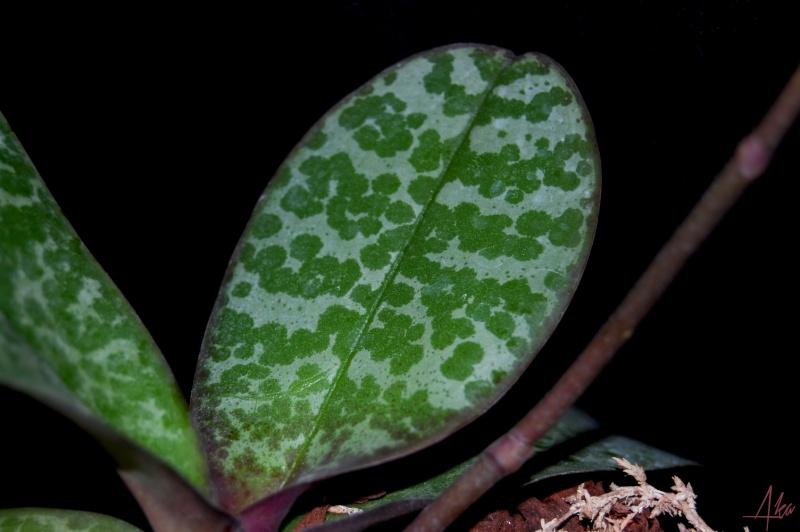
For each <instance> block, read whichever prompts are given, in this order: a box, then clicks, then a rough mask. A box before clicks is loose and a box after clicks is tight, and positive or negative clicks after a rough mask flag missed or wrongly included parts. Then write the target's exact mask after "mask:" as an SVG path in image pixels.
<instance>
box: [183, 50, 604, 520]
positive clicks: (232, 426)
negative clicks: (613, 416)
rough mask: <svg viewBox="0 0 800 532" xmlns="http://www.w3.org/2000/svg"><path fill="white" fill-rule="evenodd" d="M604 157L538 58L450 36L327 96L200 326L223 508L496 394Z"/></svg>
mask: <svg viewBox="0 0 800 532" xmlns="http://www.w3.org/2000/svg"><path fill="white" fill-rule="evenodd" d="M599 172H600V162H599V157H598V153H597V149H596V144H595V141H594V133H593V129H592V126H591V121H590V119H589V115H588V112H587V111H586V109H585V106H584V104H583V102H582V100H581V97H580V95H579V93H578V91H577V89H576V88H575V87H574V85H573V83H572V81H571V80H570V78H569V77H568V76H567V75H566V73H565V72H564V71H563V70H562V69H561V68H560V67H559V66H558V65H557V64H556V63H554V62H553V61H552V60H551V59H549V58H547V57H545V56H542V55H538V54H526V55H523V56H520V57H514V56H513V55H512V54H511V53H510V52H508V51H507V50H503V49H499V48H493V47H486V46H480V45H454V46H450V47H445V48H439V49H435V50H432V51H429V52H427V53H424V54H421V55H418V56H414V57H412V58H409V59H407V60H405V61H402V62H400V63H398V64H397V65H395V66H393V67H392V68H390V69H388V70H386V71H385V72H383V73H382V74H380V75H378V76H377V77H376V78H374V79H373V80H371V81H370V82H368V83H367V84H365V85H364V86H363V87H362V88H361V89H359V90H358V91H357V92H355V93H354V94H352V95H351V96H349V97H348V98H346V99H345V100H344V101H342V102H341V103H340V104H338V105H337V106H335V107H334V108H333V109H332V110H331V111H330V112H329V113H328V114H326V115H325V116H324V117H323V118H322V119H321V120H320V122H319V123H318V124H317V125H316V126H315V127H314V128H312V130H311V131H310V132H309V134H308V135H307V136H306V137H305V138H304V139H303V141H302V142H301V143H300V144H299V145H298V146H297V148H296V149H295V150H294V151H293V152H292V153H291V154H290V156H289V157H288V158H287V160H286V161H285V162H284V164H283V165H282V166H281V167H280V169H279V170H278V172H277V175H276V176H275V178H274V179H273V181H272V182H271V184H270V186H269V187H268V188H267V191H266V192H265V194H264V196H263V197H262V198H261V200H260V202H259V204H258V205H257V207H256V210H255V212H254V214H253V217H252V219H251V221H250V223H249V225H248V228H247V230H246V231H245V234H244V235H243V237H242V240H241V241H240V243H239V245H238V247H237V250H236V252H235V253H234V257H233V260H232V262H231V266H230V268H229V271H228V274H227V277H226V280H225V282H224V284H223V287H222V290H221V293H220V296H219V299H218V302H217V306H216V309H215V312H214V315H213V316H212V319H211V321H210V323H209V327H208V330H207V335H206V338H205V341H204V345H203V350H202V354H201V358H200V362H199V369H198V373H197V379H196V381H195V388H194V391H193V396H192V411H193V415H194V416H195V418H196V421H197V424H198V427H199V429H200V431H201V435H202V437H203V439H204V444H205V445H206V448H207V451H208V454H209V457H210V462H211V467H212V476H213V478H214V482H215V484H216V487H217V489H218V492H219V494H220V498H221V503H222V504H223V506H224V507H226V508H227V509H229V510H231V511H239V510H241V509H243V508H244V507H246V506H248V505H249V504H251V503H253V502H255V501H257V500H259V499H260V498H262V497H264V496H266V495H268V494H270V493H274V492H276V491H280V490H281V489H283V488H285V487H287V486H290V485H294V484H298V483H302V482H306V481H310V480H313V479H317V478H321V477H325V476H329V475H332V474H335V473H338V472H341V471H344V470H349V469H353V468H360V467H364V466H367V465H370V464H374V463H377V462H380V461H384V460H387V459H389V458H393V457H397V456H400V455H403V454H407V453H409V452H412V451H414V450H416V449H419V448H421V447H423V446H426V445H429V444H431V443H433V442H435V441H438V440H440V439H441V438H443V437H444V436H446V435H447V434H449V433H450V432H452V431H453V430H455V429H456V428H458V427H460V426H462V425H464V424H466V423H467V422H469V421H471V420H472V419H474V418H475V417H477V416H478V415H479V414H481V413H482V412H484V411H485V410H486V409H487V408H488V407H489V405H491V404H492V403H494V402H495V401H496V400H497V399H498V398H499V397H500V396H501V395H502V394H503V393H504V392H505V391H506V390H507V389H508V388H509V387H510V386H511V384H513V382H514V381H516V379H517V378H518V376H519V375H520V373H521V372H522V371H523V370H524V369H525V368H526V367H527V366H528V364H529V363H530V361H531V359H532V358H533V356H534V355H535V354H536V352H537V351H538V350H539V348H540V347H541V346H542V344H543V343H544V342H545V341H546V339H547V337H548V336H549V335H550V332H551V331H552V329H553V328H554V326H555V325H556V323H557V322H558V321H559V319H560V317H561V315H562V314H563V312H564V310H565V308H566V306H567V304H568V302H569V299H570V297H571V295H572V293H573V291H574V289H575V287H576V285H577V283H578V280H579V278H580V275H581V273H582V271H583V267H584V265H585V262H586V258H587V255H588V252H589V249H590V246H591V241H592V238H593V235H594V226H595V223H596V217H597V209H598V201H599V186H600V178H599Z"/></svg>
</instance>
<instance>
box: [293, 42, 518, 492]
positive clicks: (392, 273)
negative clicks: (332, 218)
mask: <svg viewBox="0 0 800 532" xmlns="http://www.w3.org/2000/svg"><path fill="white" fill-rule="evenodd" d="M515 59H516V56H513V55H511V56H510V57H509V56H506V58H505V64H503V66H502V67H501V68H500V69H498V71H497V74H496V75H495V77H494V79H492V80H491V82H490V83H489V86H488V87H487V89H486V90H485V91H484V95H483V98H482V99H481V102H480V104H479V105H478V106H477V107H476V111H475V113H474V114H473V116H472V118H471V119H470V121H469V122H468V124H467V126H466V127H465V128H464V131H463V133H462V134H461V139H460V140H459V142H458V144H457V147H456V148H455V149H454V150H453V154H452V156H451V157H450V159H449V160H448V161H447V162H446V163H445V164H443V165H442V166H443V168H442V171H441V173H440V177H439V182H438V183H437V185H436V189H435V190H434V193H433V194H431V198H430V199H429V200H428V202H427V203H426V204H425V205H424V206H423V208H422V210H421V211H420V214H419V215H418V216H417V219H416V221H415V223H414V228H413V230H412V231H411V236H410V237H409V238H408V240H407V242H406V244H405V245H404V246H403V248H402V249H401V250H400V251H398V253H397V256H396V257H395V259H394V261H392V265H391V268H390V269H389V272H388V273H387V274H386V276H385V277H384V280H383V282H382V283H381V285H380V287H379V289H378V297H376V298H375V302H374V303H373V305H372V307H371V308H370V309H369V311H368V312H367V315H366V318H365V319H364V323H363V326H362V327H361V330H360V331H359V332H358V335H357V336H356V337H355V340H354V342H353V347H352V349H351V351H350V353H348V355H347V357H345V358H344V360H343V361H342V364H341V365H340V366H339V369H338V371H337V372H336V375H335V376H334V378H333V381H332V385H331V387H330V389H329V390H328V392H327V393H326V394H325V398H324V399H323V401H322V405H321V406H320V408H319V412H318V414H317V417H316V422H315V423H314V427H313V428H312V429H311V431H310V432H309V435H308V437H307V438H306V439H305V441H304V442H303V445H302V447H301V448H300V449H299V450H298V452H297V454H296V455H295V460H294V463H293V464H292V466H291V468H290V469H289V472H288V473H287V474H286V477H285V480H284V482H283V485H282V486H281V488H282V489H283V488H285V487H286V486H287V485H289V483H290V481H291V480H292V478H293V477H294V476H295V474H296V473H297V470H298V468H299V467H300V464H302V463H303V460H304V459H305V457H306V455H307V453H308V449H309V447H310V446H311V444H312V443H313V441H314V440H315V439H316V437H317V434H318V433H319V430H320V427H321V425H322V419H324V417H325V413H326V411H327V409H328V408H329V405H330V403H331V400H332V398H333V397H334V396H335V394H336V390H337V388H338V387H339V384H340V383H341V382H342V380H343V377H344V376H345V375H346V374H347V372H348V370H349V369H350V365H351V363H352V361H353V359H354V358H355V355H356V352H357V349H358V346H359V345H360V343H361V340H362V339H363V337H364V334H365V333H366V331H367V330H368V328H369V327H370V325H372V323H373V321H374V319H375V315H376V314H377V312H378V308H380V306H381V303H382V302H383V296H384V294H385V293H386V290H387V289H388V287H389V286H391V285H392V283H393V282H394V279H395V277H396V275H397V270H398V269H399V268H400V264H401V263H402V262H403V258H404V257H405V254H406V251H407V249H408V247H409V246H410V245H411V242H413V240H414V237H415V236H416V235H417V232H418V231H419V228H420V226H421V225H422V220H423V219H424V218H425V215H426V214H427V212H428V210H429V209H430V206H431V205H432V204H433V203H434V201H435V200H436V198H437V197H438V196H439V193H440V192H441V190H442V187H443V186H444V183H445V182H446V176H447V175H448V173H449V170H450V166H451V164H452V162H453V161H454V160H455V159H456V158H457V157H458V156H459V154H460V153H461V151H462V149H463V148H464V146H465V144H466V143H467V142H469V133H470V132H471V131H472V128H473V127H474V124H475V119H476V118H477V116H478V114H479V113H480V111H481V110H482V109H483V106H484V104H485V102H486V99H487V98H488V97H489V95H490V94H491V93H492V91H493V90H494V89H495V87H496V84H497V80H498V79H499V78H500V76H501V75H502V74H503V72H505V70H506V69H507V68H508V67H509V66H510V65H511V64H512V63H513V62H514V61H515Z"/></svg>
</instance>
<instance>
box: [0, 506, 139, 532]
mask: <svg viewBox="0 0 800 532" xmlns="http://www.w3.org/2000/svg"><path fill="white" fill-rule="evenodd" d="M0 530H2V531H3V532H70V531H73V530H74V531H76V532H141V530H140V529H139V528H137V527H135V526H133V525H131V524H128V523H126V522H125V521H121V520H119V519H117V518H115V517H111V516H108V515H102V514H96V513H92V512H78V511H75V510H51V509H49V508H15V509H13V510H0Z"/></svg>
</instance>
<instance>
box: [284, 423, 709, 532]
mask: <svg viewBox="0 0 800 532" xmlns="http://www.w3.org/2000/svg"><path fill="white" fill-rule="evenodd" d="M597 428H598V424H597V422H596V421H594V420H593V419H592V418H591V417H589V416H588V415H586V414H585V413H584V412H582V411H580V410H577V409H574V408H573V409H570V410H568V411H567V412H566V413H565V414H564V416H562V418H561V419H560V420H559V421H558V423H556V425H554V426H553V428H552V429H550V431H548V432H547V434H545V435H544V437H542V439H541V440H539V442H538V443H537V445H536V450H537V454H536V456H535V457H534V459H533V460H531V461H530V462H528V463H527V464H525V466H523V468H522V470H520V472H519V474H518V475H517V476H516V478H517V479H518V480H519V481H520V483H519V484H518V488H515V487H514V485H510V484H508V483H507V484H506V485H505V487H504V488H503V489H504V490H507V491H508V492H509V496H513V494H511V493H510V492H511V491H513V490H515V489H522V488H523V487H525V486H530V485H532V484H535V483H537V482H541V481H542V480H546V479H549V478H553V477H557V476H561V475H570V474H580V473H596V472H601V471H618V470H619V465H617V463H616V462H615V461H614V460H613V457H615V456H616V457H621V458H626V459H628V460H629V461H630V462H631V463H635V464H638V465H640V466H642V467H643V468H644V469H645V471H655V470H660V469H672V468H677V467H688V466H696V465H698V464H697V463H696V462H694V461H692V460H689V459H686V458H682V457H680V456H677V455H674V454H671V453H668V452H666V451H662V450H660V449H657V448H655V447H652V446H650V445H647V444H645V443H642V442H640V441H636V440H632V439H630V438H625V437H623V436H607V437H603V438H599V439H596V438H595V439H594V440H593V441H590V442H589V443H588V444H586V445H585V446H583V447H581V448H580V449H578V450H576V451H574V452H572V453H570V454H569V455H565V453H564V452H563V449H560V448H559V446H560V445H561V444H564V443H569V442H573V443H574V442H575V441H576V440H575V438H576V437H578V436H580V435H585V434H587V433H589V432H590V431H595V430H596V429H597ZM553 453H555V455H556V456H555V457H553V456H551V454H553ZM559 457H560V459H559ZM475 460H477V457H473V458H470V459H469V460H466V461H464V462H462V463H460V464H458V465H456V466H454V467H452V468H451V469H448V470H447V471H445V472H443V473H440V474H437V475H435V476H433V477H431V478H428V479H425V480H424V481H422V482H419V483H417V484H414V485H413V486H407V487H404V488H402V489H398V490H395V491H390V492H389V493H387V494H386V495H384V496H383V497H381V498H379V499H375V500H371V501H367V502H363V503H351V502H350V501H333V502H334V503H339V504H346V505H348V506H352V507H353V508H358V509H360V510H362V511H364V512H370V511H373V510H377V509H379V508H382V507H384V506H386V505H394V504H398V505H401V506H399V509H398V510H395V512H393V513H391V514H390V515H392V516H394V514H395V513H396V512H398V511H402V510H403V509H405V510H406V511H405V513H409V512H413V511H417V510H420V509H421V507H422V506H423V505H424V504H422V501H432V500H433V499H435V498H436V497H438V496H439V495H441V494H442V493H443V492H444V490H445V489H447V488H448V487H449V486H450V485H451V484H452V483H453V481H455V479H456V478H458V477H459V476H460V475H461V474H462V473H463V472H464V471H466V470H467V468H469V466H470V465H472V463H473V462H475ZM543 463H549V464H550V465H547V466H545V467H541V464H543ZM403 501H409V504H406V505H402V502H403ZM414 501H416V502H417V503H418V504H416V505H415V504H412V502H414ZM397 515H402V513H400V514H397ZM343 518H344V517H342V516H337V515H329V516H328V517H327V520H329V521H332V520H338V519H343ZM301 519H302V515H301V516H296V517H294V518H293V519H292V520H290V521H289V522H287V523H286V524H285V525H284V526H283V527H282V530H285V531H289V530H292V529H293V528H294V526H295V525H296V524H297V523H298V522H299V521H300V520H301Z"/></svg>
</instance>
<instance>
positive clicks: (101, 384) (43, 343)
mask: <svg viewBox="0 0 800 532" xmlns="http://www.w3.org/2000/svg"><path fill="white" fill-rule="evenodd" d="M0 383H3V384H5V385H7V386H10V387H13V388H16V389H18V390H21V391H23V392H25V393H28V394H30V395H32V396H34V397H36V398H37V399H39V400H42V401H43V402H45V403H46V404H48V405H49V406H52V407H54V408H56V409H58V410H60V411H61V412H63V413H65V414H67V415H70V416H72V417H73V418H74V419H76V421H78V422H79V423H81V424H83V425H85V422H87V420H89V422H90V423H95V422H96V423H97V424H98V426H100V425H103V426H107V427H110V428H111V429H112V430H114V431H117V432H118V433H119V434H121V435H123V436H124V437H125V438H128V439H130V440H131V441H133V442H135V443H136V444H138V445H141V446H142V447H143V448H144V449H146V450H148V451H149V452H151V453H153V454H154V455H156V456H157V457H159V458H161V459H162V460H164V461H165V462H166V463H168V464H170V465H171V466H172V467H174V468H175V469H177V470H178V471H179V472H180V473H181V474H183V475H184V476H185V477H186V478H187V479H188V480H189V481H190V482H191V483H192V484H194V485H195V486H196V487H198V488H200V489H202V490H206V489H207V487H208V486H207V485H208V480H207V476H208V473H207V472H206V471H207V467H206V464H205V460H204V457H203V455H202V453H201V451H200V446H199V442H198V439H197V436H196V434H195V432H194V430H193V428H192V426H191V423H190V420H189V416H188V408H187V405H186V402H185V399H184V398H183V397H182V396H181V394H180V390H179V389H178V387H177V386H176V384H175V382H174V379H173V377H172V374H171V372H170V371H169V368H168V367H167V365H166V362H165V361H164V359H163V357H162V356H161V353H160V352H159V351H158V348H157V347H156V346H155V344H154V343H153V341H152V338H151V337H150V335H149V334H148V333H147V331H146V330H145V328H144V326H143V325H142V323H141V322H140V321H139V319H138V317H137V316H136V314H135V313H134V311H133V309H132V308H131V307H130V305H129V304H128V303H127V301H125V299H124V298H123V296H122V295H121V294H120V293H119V290H118V289H117V288H116V286H115V285H114V284H113V283H112V281H111V280H110V279H109V278H108V276H107V275H106V273H105V272H104V271H103V269H102V268H101V267H100V266H99V265H98V264H97V262H96V261H95V260H94V259H93V258H92V256H91V255H90V253H89V251H88V250H87V249H86V248H85V246H84V245H83V244H82V242H81V241H80V239H79V238H78V236H77V235H76V234H75V232H74V230H73V229H72V227H71V226H70V225H69V223H68V222H67V220H66V219H65V218H64V216H63V214H62V213H61V210H60V209H59V207H58V205H56V203H55V200H54V199H53V197H52V196H51V194H50V193H49V191H48V190H47V188H46V186H45V184H44V182H43V181H42V180H41V178H40V177H39V175H38V173H37V172H36V169H35V168H34V166H33V164H32V163H31V161H30V160H29V159H28V156H27V155H26V154H25V152H24V150H23V148H22V146H21V145H20V144H19V142H18V141H17V139H16V137H15V136H14V134H13V133H12V132H11V129H10V127H9V125H8V123H7V122H6V120H5V117H3V116H2V114H0Z"/></svg>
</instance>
